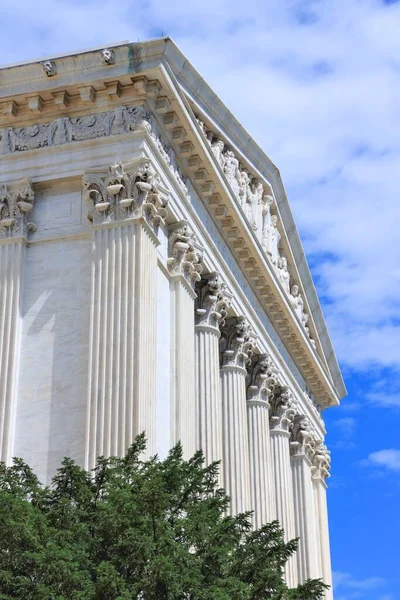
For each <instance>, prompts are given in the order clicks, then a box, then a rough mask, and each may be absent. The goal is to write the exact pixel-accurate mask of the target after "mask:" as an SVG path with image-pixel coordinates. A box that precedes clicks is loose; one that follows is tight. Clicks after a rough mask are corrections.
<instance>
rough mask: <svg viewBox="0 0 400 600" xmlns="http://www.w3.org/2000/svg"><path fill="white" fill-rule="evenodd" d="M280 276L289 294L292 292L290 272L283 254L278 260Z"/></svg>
mask: <svg viewBox="0 0 400 600" xmlns="http://www.w3.org/2000/svg"><path fill="white" fill-rule="evenodd" d="M278 277H279V281H280V282H281V284H282V287H283V289H284V290H285V292H286V293H287V294H288V295H289V294H290V283H289V282H290V274H289V271H288V266H287V260H286V258H285V257H284V256H281V257H280V258H279V260H278Z"/></svg>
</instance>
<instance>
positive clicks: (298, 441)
mask: <svg viewBox="0 0 400 600" xmlns="http://www.w3.org/2000/svg"><path fill="white" fill-rule="evenodd" d="M290 433H291V435H290V453H291V454H292V456H299V455H305V456H307V457H308V458H309V459H310V460H312V458H313V456H314V452H315V443H316V442H315V437H314V435H313V431H312V428H311V423H310V421H309V420H308V418H307V417H306V416H305V415H296V416H295V417H294V420H293V424H292V428H291V432H290Z"/></svg>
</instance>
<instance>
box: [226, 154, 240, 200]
mask: <svg viewBox="0 0 400 600" xmlns="http://www.w3.org/2000/svg"><path fill="white" fill-rule="evenodd" d="M224 158H225V163H224V173H225V177H226V178H227V180H228V183H229V185H230V186H231V188H232V191H233V193H234V195H235V196H236V197H237V198H238V199H239V200H240V194H239V192H240V188H239V180H240V171H239V161H238V159H237V158H236V156H235V155H234V153H233V152H232V150H227V151H226V152H225V154H224Z"/></svg>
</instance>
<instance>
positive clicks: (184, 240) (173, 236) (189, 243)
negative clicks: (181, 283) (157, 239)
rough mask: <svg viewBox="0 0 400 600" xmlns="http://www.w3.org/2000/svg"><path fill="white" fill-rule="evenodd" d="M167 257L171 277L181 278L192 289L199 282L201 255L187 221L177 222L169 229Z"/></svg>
mask: <svg viewBox="0 0 400 600" xmlns="http://www.w3.org/2000/svg"><path fill="white" fill-rule="evenodd" d="M168 256H169V258H168V261H167V264H168V269H169V271H170V273H171V274H172V275H179V276H183V277H184V278H185V279H186V281H187V282H188V283H190V285H191V286H192V287H194V285H195V284H196V283H197V282H199V281H200V280H201V273H202V272H203V265H202V261H203V253H202V251H201V249H200V246H199V245H198V244H197V242H196V236H195V234H194V233H193V231H191V229H190V228H189V224H188V222H187V221H179V222H178V223H175V225H173V226H172V227H171V228H170V234H169V239H168Z"/></svg>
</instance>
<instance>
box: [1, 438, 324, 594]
mask: <svg viewBox="0 0 400 600" xmlns="http://www.w3.org/2000/svg"><path fill="white" fill-rule="evenodd" d="M145 446H146V441H145V437H144V435H140V436H138V437H137V438H136V440H135V442H134V443H133V444H132V446H131V447H130V448H129V450H128V452H127V454H126V456H125V457H123V458H116V457H112V458H109V459H106V458H100V459H99V461H98V465H97V467H96V469H95V470H94V472H93V473H88V472H86V471H85V470H83V469H81V468H80V467H79V466H77V465H76V464H75V463H74V462H73V461H72V460H70V459H67V458H66V459H64V460H63V462H62V464H61V467H60V468H59V469H58V471H57V473H56V475H55V477H54V479H53V481H52V484H51V485H50V486H49V487H43V486H42V485H41V484H40V482H39V481H38V479H37V477H36V476H35V474H34V473H33V471H32V470H31V469H30V468H29V467H28V466H27V465H26V464H25V463H24V462H23V461H22V460H20V459H14V462H13V465H12V466H11V467H6V466H5V465H4V464H1V463H0V598H1V599H3V600H11V599H15V598H18V599H21V600H22V599H23V600H133V599H135V600H136V599H137V600H267V599H271V600H321V599H322V598H323V596H324V589H325V588H326V586H325V585H324V584H323V583H322V582H321V581H319V580H310V581H307V582H306V583H305V584H304V585H301V586H299V587H298V588H296V589H288V588H287V586H286V585H285V583H284V581H283V569H284V565H285V563H286V561H287V560H288V558H289V557H290V556H291V555H292V554H293V553H294V552H295V551H296V548H297V540H293V541H291V542H289V543H285V542H284V539H283V532H282V530H281V529H280V527H279V524H278V522H276V521H275V522H272V523H269V524H268V525H265V526H264V527H262V528H261V529H259V530H258V531H253V529H252V527H251V513H248V514H240V515H238V516H235V517H231V516H226V510H227V507H228V505H229V498H228V497H227V496H226V494H225V492H224V490H222V489H219V488H218V463H214V464H212V465H210V466H205V464H204V457H203V455H202V453H201V452H198V453H196V454H195V455H194V456H193V458H191V459H190V460H188V461H185V460H183V457H182V448H181V446H180V444H178V445H176V446H175V447H174V448H173V449H172V450H171V451H170V453H169V455H168V457H167V458H166V459H165V460H164V461H160V460H158V459H157V457H155V458H152V459H150V460H147V461H144V460H143V459H142V457H143V450H144V449H145Z"/></svg>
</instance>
